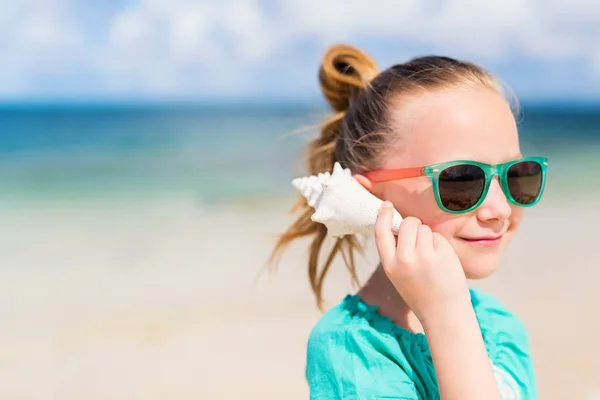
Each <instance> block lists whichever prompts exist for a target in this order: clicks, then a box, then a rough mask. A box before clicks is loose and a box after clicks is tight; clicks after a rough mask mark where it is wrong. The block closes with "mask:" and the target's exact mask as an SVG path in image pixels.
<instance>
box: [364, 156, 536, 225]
mask: <svg viewBox="0 0 600 400" xmlns="http://www.w3.org/2000/svg"><path fill="white" fill-rule="evenodd" d="M547 168H548V159H547V158H544V157H524V158H519V159H517V160H512V161H508V162H505V163H502V164H496V165H490V164H485V163H481V162H477V161H468V160H458V161H450V162H444V163H439V164H433V165H428V166H425V167H416V168H399V169H385V170H377V171H369V172H366V173H365V174H363V175H364V176H365V177H367V178H368V179H369V180H370V181H371V182H386V181H393V180H398V179H407V178H416V177H420V176H428V177H429V178H431V181H432V183H433V192H434V195H435V199H436V201H437V204H438V206H439V207H440V208H441V209H442V210H444V211H446V212H449V213H453V214H461V213H466V212H469V211H472V210H474V209H476V208H477V207H479V206H480V205H481V203H483V201H484V200H485V197H486V196H487V194H488V191H489V189H490V183H491V182H492V179H493V178H494V176H495V175H497V176H498V179H499V181H500V186H501V187H502V190H503V191H504V194H505V195H506V198H507V199H508V201H510V202H511V203H512V204H515V205H517V206H522V207H531V206H533V205H535V204H537V203H538V202H539V201H540V199H541V198H542V194H543V192H544V187H545V186H546V170H547Z"/></svg>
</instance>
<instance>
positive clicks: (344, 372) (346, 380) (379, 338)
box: [305, 296, 416, 399]
mask: <svg viewBox="0 0 600 400" xmlns="http://www.w3.org/2000/svg"><path fill="white" fill-rule="evenodd" d="M353 299H354V298H353V297H351V296H348V297H346V298H345V299H344V301H342V302H341V303H340V304H338V305H337V306H335V307H333V308H331V309H330V310H328V311H327V312H326V313H325V314H323V316H322V317H321V318H320V319H319V321H318V322H317V323H316V324H315V326H314V327H313V328H312V330H311V332H310V335H309V338H308V343H307V354H306V356H307V359H306V371H305V372H306V379H307V381H308V384H309V387H310V393H311V399H312V398H327V399H359V398H360V399H362V398H380V397H382V396H383V398H385V396H393V397H388V398H406V399H413V398H415V396H416V394H415V393H416V392H415V387H414V382H412V380H411V379H409V377H408V375H407V374H406V373H405V372H404V371H403V370H402V369H401V367H400V366H399V365H398V364H397V362H395V360H394V359H393V357H390V354H389V353H388V351H387V350H386V349H385V347H386V346H385V345H384V346H380V344H385V341H386V340H392V338H391V337H388V336H386V335H384V334H381V333H380V332H378V331H377V330H376V329H375V328H373V326H372V325H371V323H370V321H369V318H368V316H366V315H364V314H360V313H358V311H360V310H357V309H356V308H355V307H353V303H352V301H353ZM398 396H400V397H398Z"/></svg>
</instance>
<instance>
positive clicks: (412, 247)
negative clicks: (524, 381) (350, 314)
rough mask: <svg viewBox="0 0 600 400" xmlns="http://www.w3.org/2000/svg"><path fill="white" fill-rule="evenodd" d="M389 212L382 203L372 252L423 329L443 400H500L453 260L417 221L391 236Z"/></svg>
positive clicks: (466, 291) (461, 275)
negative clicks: (376, 254) (376, 251)
mask: <svg viewBox="0 0 600 400" xmlns="http://www.w3.org/2000/svg"><path fill="white" fill-rule="evenodd" d="M392 210H393V208H392V205H391V203H388V202H384V203H383V206H382V208H381V211H380V214H379V217H378V219H377V223H376V226H375V241H376V244H377V250H378V253H379V257H380V259H381V263H382V266H383V269H384V271H385V273H386V275H387V276H388V278H389V279H390V282H391V283H392V284H393V285H394V287H395V288H396V290H397V291H398V293H399V294H400V296H401V297H402V299H403V300H404V302H405V303H406V305H407V306H408V307H409V308H410V309H411V310H412V312H413V313H414V314H415V315H416V317H417V318H418V319H419V321H420V322H421V324H422V325H423V328H424V330H425V336H426V338H427V340H428V344H429V347H430V351H431V355H432V360H433V362H434V368H435V372H436V376H437V380H438V388H439V391H440V396H441V398H442V400H454V399H457V400H497V399H500V393H499V391H498V388H497V386H496V382H495V379H494V373H493V370H492V366H491V363H490V360H489V359H488V357H487V351H486V349H485V346H484V343H483V338H482V336H481V331H480V328H479V324H478V322H477V318H476V316H475V311H474V310H473V306H472V304H471V299H470V293H469V288H468V285H467V280H466V277H465V273H464V270H463V268H462V265H461V263H460V260H459V258H458V256H457V255H456V253H455V251H454V249H453V248H452V246H451V245H450V243H449V242H448V241H447V240H446V239H445V238H444V237H443V236H442V235H440V234H439V233H437V232H432V231H431V228H430V227H428V226H426V225H423V224H422V223H421V221H420V220H418V219H416V218H412V217H408V218H405V219H404V220H403V221H402V223H401V224H400V228H399V230H398V237H397V238H394V236H393V234H392V231H391V229H390V226H391V225H392Z"/></svg>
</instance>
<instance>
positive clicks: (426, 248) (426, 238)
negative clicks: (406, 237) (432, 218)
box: [417, 224, 434, 253]
mask: <svg viewBox="0 0 600 400" xmlns="http://www.w3.org/2000/svg"><path fill="white" fill-rule="evenodd" d="M417 249H419V250H420V251H423V252H428V253H431V252H433V251H434V245H433V232H431V228H430V227H429V226H427V225H424V224H421V226H419V232H418V234H417Z"/></svg>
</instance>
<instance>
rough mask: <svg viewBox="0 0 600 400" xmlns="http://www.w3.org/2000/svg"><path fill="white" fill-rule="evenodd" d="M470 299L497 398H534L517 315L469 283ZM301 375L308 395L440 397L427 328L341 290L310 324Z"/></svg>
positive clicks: (327, 398)
mask: <svg viewBox="0 0 600 400" xmlns="http://www.w3.org/2000/svg"><path fill="white" fill-rule="evenodd" d="M471 302H472V304H473V308H474V310H475V315H476V316H477V320H478V322H479V326H480V328H481V334H482V336H483V340H484V343H485V346H486V349H487V352H488V356H489V358H490V360H491V362H492V365H493V369H494V375H495V377H496V382H497V384H498V387H499V389H500V392H501V394H502V399H503V400H513V399H523V400H535V399H537V389H536V381H535V376H534V370H533V363H532V360H531V357H530V351H529V339H528V334H527V331H526V329H525V327H524V325H523V324H522V322H521V321H520V320H519V319H518V318H517V317H516V316H515V315H514V314H512V313H511V312H510V311H508V310H507V309H506V308H505V307H504V306H503V305H502V304H500V303H499V302H498V301H497V300H496V299H495V298H493V297H491V296H489V295H486V294H484V293H482V292H480V291H477V290H471ZM457 367H458V366H457ZM306 378H307V381H308V384H309V387H310V398H311V399H314V400H316V399H318V400H337V399H344V400H370V399H396V400H398V399H405V400H407V399H410V400H429V399H439V397H440V396H439V391H438V388H437V381H436V377H435V370H434V367H433V362H432V359H431V354H430V352H429V347H428V345H427V340H426V339H425V335H424V334H422V333H418V334H415V333H412V332H409V331H407V330H405V329H403V328H401V327H399V326H398V325H395V324H394V323H393V322H392V320H391V319H390V318H387V317H383V316H381V315H380V314H378V312H377V307H376V306H368V305H366V304H365V303H364V302H363V301H362V300H361V299H360V298H359V297H358V296H356V295H348V296H346V298H345V299H344V300H343V301H342V302H341V303H340V304H339V305H337V306H335V307H334V308H332V309H330V310H329V311H328V312H326V313H325V314H324V315H323V317H322V318H321V319H320V320H319V322H318V323H317V324H316V325H315V327H314V328H313V329H312V331H311V334H310V337H309V339H308V348H307V365H306Z"/></svg>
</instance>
